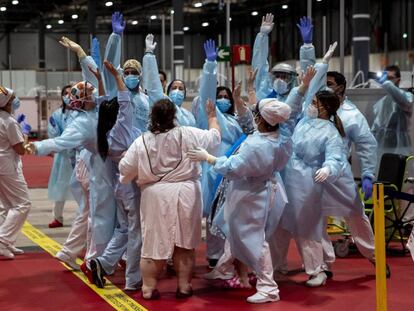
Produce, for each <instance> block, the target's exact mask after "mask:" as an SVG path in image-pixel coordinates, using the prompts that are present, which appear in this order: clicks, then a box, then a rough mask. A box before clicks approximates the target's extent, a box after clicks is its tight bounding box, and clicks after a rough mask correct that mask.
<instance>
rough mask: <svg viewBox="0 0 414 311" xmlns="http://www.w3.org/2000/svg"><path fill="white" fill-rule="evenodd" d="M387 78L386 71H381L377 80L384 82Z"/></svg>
mask: <svg viewBox="0 0 414 311" xmlns="http://www.w3.org/2000/svg"><path fill="white" fill-rule="evenodd" d="M387 79H388V72H386V71H383V72H382V76H381V77H380V78H379V79H378V82H379V83H381V84H384V82H385V81H387Z"/></svg>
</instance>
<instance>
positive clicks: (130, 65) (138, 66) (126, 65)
mask: <svg viewBox="0 0 414 311" xmlns="http://www.w3.org/2000/svg"><path fill="white" fill-rule="evenodd" d="M127 68H133V69H135V70H136V71H138V73H139V74H141V68H142V66H141V63H140V62H139V61H137V60H136V59H128V60H127V61H126V62H125V63H124V66H123V67H122V69H123V70H125V69H127Z"/></svg>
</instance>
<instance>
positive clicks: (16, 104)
mask: <svg viewBox="0 0 414 311" xmlns="http://www.w3.org/2000/svg"><path fill="white" fill-rule="evenodd" d="M19 108H20V100H19V99H18V98H17V97H15V98H14V100H13V102H12V110H13V112H14V111H16V110H17V109H19Z"/></svg>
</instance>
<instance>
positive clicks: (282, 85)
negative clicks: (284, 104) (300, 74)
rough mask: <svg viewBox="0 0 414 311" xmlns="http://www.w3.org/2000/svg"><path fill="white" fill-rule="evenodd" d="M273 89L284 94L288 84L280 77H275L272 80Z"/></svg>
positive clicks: (279, 93)
mask: <svg viewBox="0 0 414 311" xmlns="http://www.w3.org/2000/svg"><path fill="white" fill-rule="evenodd" d="M273 89H274V90H275V92H276V93H277V94H278V95H284V94H286V93H287V92H288V84H287V83H286V82H285V81H284V80H282V79H276V80H275V81H274V82H273Z"/></svg>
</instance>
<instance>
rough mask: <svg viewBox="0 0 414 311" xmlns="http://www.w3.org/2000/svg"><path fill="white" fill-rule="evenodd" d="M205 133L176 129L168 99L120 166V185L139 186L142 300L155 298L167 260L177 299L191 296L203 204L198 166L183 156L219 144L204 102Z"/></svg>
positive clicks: (214, 121) (213, 113)
mask: <svg viewBox="0 0 414 311" xmlns="http://www.w3.org/2000/svg"><path fill="white" fill-rule="evenodd" d="M206 110H207V114H208V121H209V122H208V123H209V130H201V129H198V128H194V127H187V126H176V122H175V114H176V107H175V105H174V104H173V103H172V102H171V101H170V100H169V99H162V100H160V101H158V102H157V103H155V104H154V106H153V108H152V112H151V125H150V131H149V132H147V133H145V134H143V135H142V136H140V137H139V138H138V139H136V140H135V142H134V143H133V144H132V145H131V147H130V148H129V149H128V151H127V152H126V154H125V156H124V158H123V159H122V160H121V162H120V164H119V171H120V181H121V183H128V182H130V181H131V180H133V179H135V178H136V182H137V184H138V186H140V187H141V205H140V206H141V228H142V229H141V230H142V252H141V263H140V265H141V273H142V279H143V286H142V296H143V298H144V299H157V298H159V296H160V295H159V292H158V290H157V289H156V286H157V276H158V275H159V273H160V272H161V271H162V268H163V266H164V265H165V263H166V260H167V259H168V258H171V257H172V258H173V262H174V268H175V270H176V271H177V277H178V280H177V282H178V287H177V295H176V296H177V298H185V297H189V296H191V295H192V288H191V277H192V270H193V266H194V249H195V248H196V247H197V246H198V244H199V242H200V240H201V217H202V201H201V186H200V174H201V166H200V164H199V163H195V162H191V161H190V159H189V158H188V156H187V152H188V151H189V150H191V149H194V148H196V147H198V146H202V147H203V148H209V149H210V148H215V147H217V146H218V145H219V144H220V142H221V136H220V128H219V125H218V122H217V118H216V110H215V107H214V105H213V104H212V103H211V102H208V103H207V107H206Z"/></svg>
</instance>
